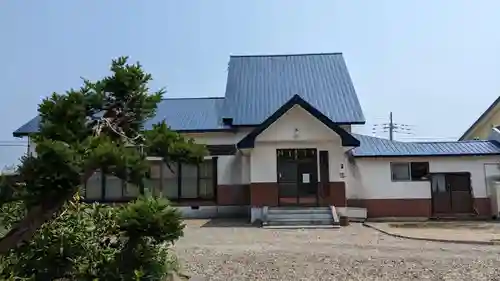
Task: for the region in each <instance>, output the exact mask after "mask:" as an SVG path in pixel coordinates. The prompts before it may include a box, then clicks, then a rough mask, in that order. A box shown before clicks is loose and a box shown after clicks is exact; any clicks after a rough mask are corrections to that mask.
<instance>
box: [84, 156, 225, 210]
mask: <svg viewBox="0 0 500 281" xmlns="http://www.w3.org/2000/svg"><path fill="white" fill-rule="evenodd" d="M214 163H215V162H214V160H213V159H208V160H205V161H203V162H202V163H200V164H199V165H188V164H182V165H179V164H178V163H171V164H169V165H168V166H167V165H166V164H164V163H163V162H162V161H151V162H150V170H149V177H148V179H147V181H146V187H147V188H148V189H149V190H150V191H151V192H152V193H153V194H154V195H155V196H163V197H166V198H168V199H170V200H173V201H175V200H178V199H193V200H199V199H202V200H203V199H206V200H209V199H214V198H215V188H216V186H215V185H216V179H214V172H215V170H214V169H215V167H214ZM139 190H140V189H139V187H137V186H134V185H133V184H130V183H126V182H124V181H122V180H121V179H119V178H117V177H115V176H111V175H101V173H100V172H96V173H94V174H93V175H92V176H91V177H90V178H89V180H88V181H87V183H86V185H85V188H84V190H83V191H82V193H83V195H84V198H85V199H87V200H91V201H103V200H104V201H124V200H129V199H133V198H136V197H137V196H139V194H140V192H139Z"/></svg>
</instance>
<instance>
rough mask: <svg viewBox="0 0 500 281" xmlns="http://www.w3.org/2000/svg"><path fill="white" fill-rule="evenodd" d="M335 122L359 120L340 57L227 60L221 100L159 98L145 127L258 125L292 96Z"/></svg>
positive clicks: (26, 128)
mask: <svg viewBox="0 0 500 281" xmlns="http://www.w3.org/2000/svg"><path fill="white" fill-rule="evenodd" d="M295 95H299V96H300V97H301V98H302V99H304V100H305V101H306V102H307V103H308V104H310V105H312V106H313V107H314V108H315V109H317V110H318V111H319V112H321V113H322V114H323V115H325V116H326V117H327V118H328V119H330V120H331V121H332V122H333V123H336V124H362V123H364V122H365V119H364V116H363V112H362V110H361V105H360V104H359V101H358V98H357V95H356V92H355V91H354V87H353V85H352V81H351V78H350V77H349V73H348V71H347V67H346V65H345V62H344V59H343V57H342V54H339V53H333V54H308V55H274V56H232V57H231V58H230V61H229V73H228V77H227V86H226V96H225V98H222V97H220V98H184V99H165V100H163V101H162V102H161V103H160V104H159V105H158V113H157V116H155V117H154V118H153V119H152V120H150V121H148V122H147V124H146V128H148V127H150V126H151V124H153V123H156V122H159V121H162V120H165V121H166V122H167V124H168V125H169V126H171V128H172V129H174V130H178V131H210V130H221V129H228V128H227V127H223V126H222V124H221V123H222V122H221V121H222V118H223V117H226V118H233V124H234V125H259V124H261V123H262V122H263V121H264V120H266V119H267V118H268V117H269V116H271V115H272V114H273V113H275V112H276V111H277V110H278V109H279V108H280V107H282V106H283V105H284V104H285V103H286V102H287V101H289V100H290V99H291V98H292V97H293V96H295ZM39 122H40V120H39V118H38V117H35V118H34V119H32V120H31V121H29V122H28V123H26V124H24V125H23V126H22V127H21V128H19V129H18V130H16V131H15V132H14V136H22V135H27V134H30V133H34V132H36V131H38V126H39Z"/></svg>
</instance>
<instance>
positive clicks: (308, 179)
mask: <svg viewBox="0 0 500 281" xmlns="http://www.w3.org/2000/svg"><path fill="white" fill-rule="evenodd" d="M310 182H311V175H310V174H302V183H310Z"/></svg>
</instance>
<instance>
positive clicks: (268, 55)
mask: <svg viewBox="0 0 500 281" xmlns="http://www.w3.org/2000/svg"><path fill="white" fill-rule="evenodd" d="M331 55H342V52H331V53H296V54H267V55H265V54H261V55H230V56H229V57H230V58H249V57H250V58H251V57H300V56H331Z"/></svg>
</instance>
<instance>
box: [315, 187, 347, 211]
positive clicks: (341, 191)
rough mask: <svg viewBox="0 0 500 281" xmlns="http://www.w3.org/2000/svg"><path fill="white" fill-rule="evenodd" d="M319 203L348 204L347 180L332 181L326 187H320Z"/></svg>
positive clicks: (328, 204) (341, 205)
mask: <svg viewBox="0 0 500 281" xmlns="http://www.w3.org/2000/svg"><path fill="white" fill-rule="evenodd" d="M319 204H320V205H321V206H332V205H333V206H335V207H345V206H347V199H346V191H345V182H330V183H329V184H328V186H326V187H320V190H319Z"/></svg>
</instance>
